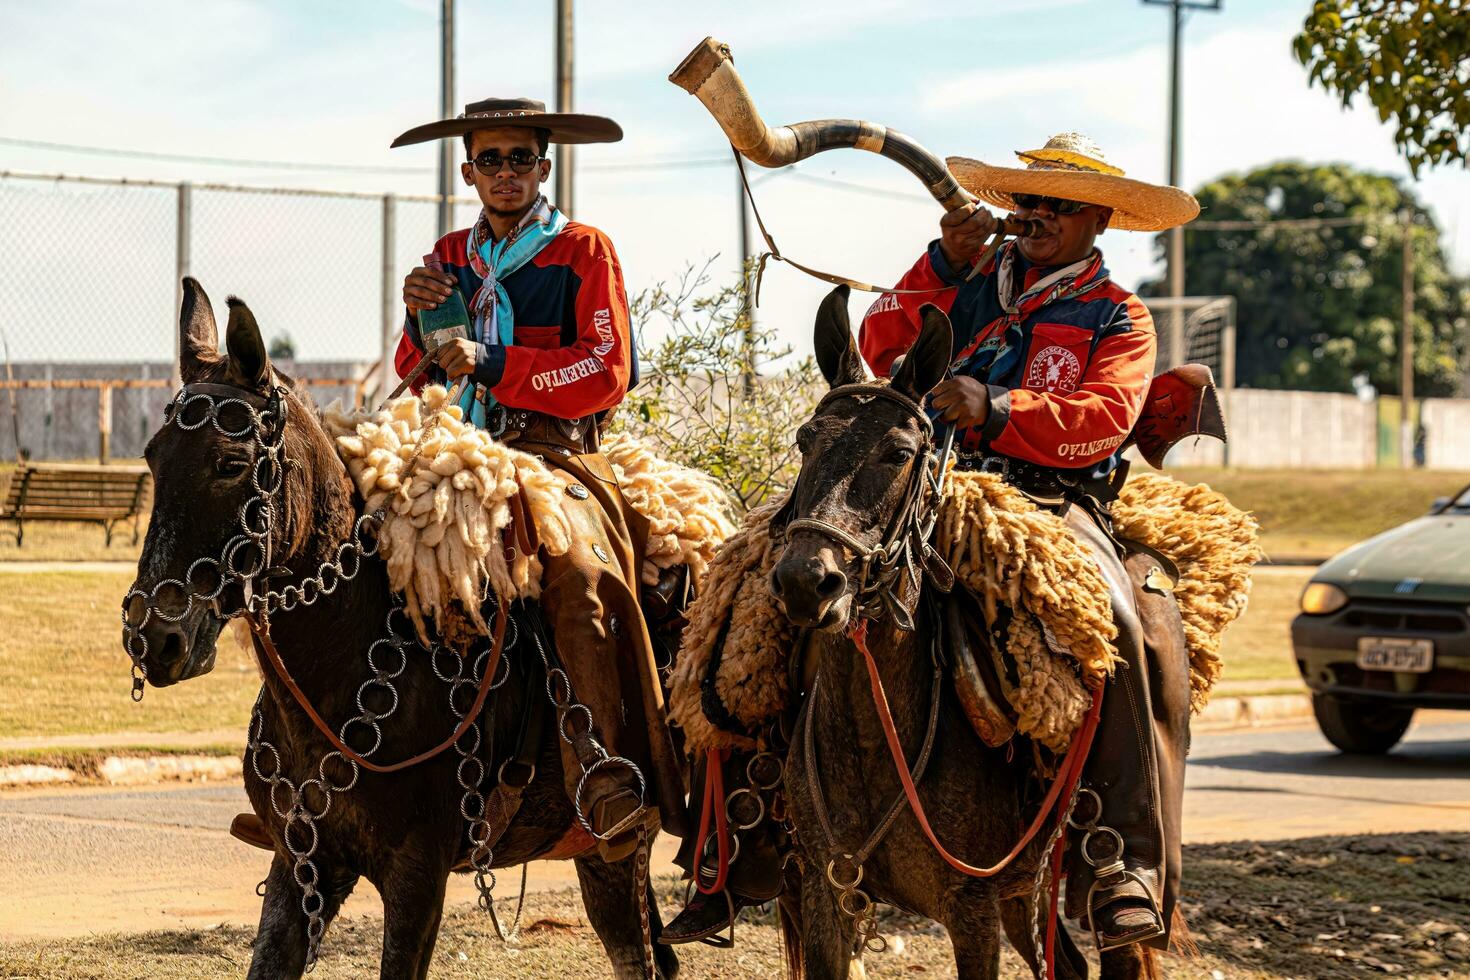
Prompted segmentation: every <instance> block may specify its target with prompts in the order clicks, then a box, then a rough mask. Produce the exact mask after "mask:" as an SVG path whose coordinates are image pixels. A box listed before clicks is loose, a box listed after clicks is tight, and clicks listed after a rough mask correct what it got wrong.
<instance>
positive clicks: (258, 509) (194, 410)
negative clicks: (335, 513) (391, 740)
mask: <svg viewBox="0 0 1470 980" xmlns="http://www.w3.org/2000/svg"><path fill="white" fill-rule="evenodd" d="M289 394H290V392H289V390H288V389H287V388H286V387H285V386H284V385H282V384H280V383H279V382H275V381H274V379H273V383H272V385H271V387H270V390H269V392H268V393H266V394H260V393H259V392H254V391H248V390H245V389H242V388H236V387H233V386H230V385H222V384H212V383H209V382H195V383H192V384H186V385H184V386H183V387H181V388H180V389H179V390H178V392H177V393H176V394H175V395H174V397H173V399H172V400H171V401H170V402H169V403H168V405H167V406H166V407H165V408H164V414H163V420H164V425H165V426H167V425H176V426H178V428H179V429H180V430H182V431H184V432H198V431H200V430H202V429H203V428H204V427H205V426H206V425H208V426H212V427H213V428H214V430H215V431H216V432H218V433H219V434H220V435H222V436H225V437H226V438H228V439H236V440H241V441H248V442H250V443H251V444H252V445H253V449H254V455H253V458H252V459H251V461H250V464H249V465H250V486H251V489H252V490H253V491H254V493H253V495H252V496H251V497H249V498H248V499H247V500H246V501H245V502H244V503H243V504H241V505H240V509H239V512H238V519H237V521H236V528H237V530H236V533H235V535H234V536H233V537H231V538H230V539H229V540H228V541H226V542H225V544H224V547H223V548H221V549H220V553H219V557H218V558H211V557H208V556H206V557H203V558H199V559H196V560H195V561H194V562H193V563H192V564H190V566H189V569H188V571H186V572H185V573H184V577H183V578H182V579H177V578H166V579H163V580H162V581H160V582H158V583H156V584H155V585H154V586H153V588H152V589H150V590H148V591H144V590H142V589H138V588H133V589H130V590H129V591H128V594H127V595H125V596H124V597H123V605H122V622H123V646H124V648H125V649H126V650H127V653H128V658H129V659H130V660H131V661H132V680H133V689H132V698H133V700H134V701H141V700H143V691H144V683H145V681H146V680H147V677H148V668H147V665H146V663H145V662H144V661H145V658H146V657H147V655H148V637H147V636H146V635H144V633H143V628H144V627H145V626H147V625H148V623H149V622H150V621H151V620H152V619H153V617H155V616H156V617H157V618H158V619H159V620H161V621H163V622H166V623H177V622H179V621H180V620H182V619H184V618H185V617H187V616H188V615H189V613H191V612H192V611H193V610H194V604H195V602H201V603H204V604H207V605H208V606H209V607H210V608H211V609H212V610H213V612H214V613H215V615H216V616H218V617H219V618H220V619H224V620H229V619H234V618H235V617H237V616H241V615H250V616H252V617H259V618H261V619H268V617H269V616H270V614H271V613H273V612H276V611H277V610H285V611H287V612H289V611H290V610H292V609H295V608H296V607H297V606H302V605H307V606H309V605H311V604H312V603H314V602H316V601H317V600H318V599H320V598H322V597H323V596H326V595H331V594H332V593H333V592H335V591H336V589H337V587H338V586H339V585H341V584H342V583H343V582H348V581H351V580H352V579H354V578H356V577H357V574H358V572H360V571H361V570H362V559H363V558H365V557H367V558H370V557H372V556H373V555H376V554H377V553H378V538H377V535H376V534H371V535H367V536H364V534H363V531H364V529H365V528H367V527H369V526H376V525H378V524H380V523H381V520H380V518H378V517H377V516H376V515H371V514H368V515H363V516H361V517H358V518H357V520H356V521H355V522H354V524H353V528H352V536H351V538H349V539H348V540H346V541H344V542H342V543H341V544H340V545H338V546H337V549H336V552H335V555H334V556H333V558H332V559H331V560H329V561H324V562H322V564H321V567H320V568H319V569H317V572H316V574H315V575H312V576H310V577H307V578H304V579H302V580H300V581H299V582H293V583H291V584H288V585H286V586H284V587H283V588H280V589H270V588H267V587H265V586H264V582H265V581H266V580H267V579H271V578H277V577H279V576H281V575H284V574H286V572H285V571H284V569H279V568H276V567H275V566H273V565H272V563H271V561H272V556H273V542H272V538H273V537H274V532H275V528H276V522H277V519H278V517H279V516H280V515H281V514H282V513H284V511H285V507H284V502H283V501H282V499H281V497H282V495H283V494H284V492H285V485H286V471H287V469H288V468H290V467H291V466H292V465H294V464H293V463H292V461H291V460H289V459H287V458H286V457H285V440H286V421H287V413H288V408H287V406H288V405H289V404H290V401H289V397H288V396H289ZM232 584H239V586H240V587H241V590H242V600H241V604H240V605H239V606H238V607H236V608H233V609H225V608H222V606H221V604H220V596H221V595H222V594H223V593H224V591H225V589H226V588H228V587H229V586H230V585H232ZM135 600H141V607H140V609H141V611H138V610H137V609H135Z"/></svg>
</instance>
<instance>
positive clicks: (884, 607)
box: [785, 381, 954, 631]
mask: <svg viewBox="0 0 1470 980" xmlns="http://www.w3.org/2000/svg"><path fill="white" fill-rule="evenodd" d="M843 398H856V399H859V400H862V399H867V398H883V399H887V400H888V401H891V402H893V403H894V404H896V405H899V406H900V407H902V408H903V409H904V410H905V411H906V412H908V414H909V415H910V416H912V417H913V418H914V419H915V420H916V421H917V422H918V423H919V427H920V429H922V431H923V434H924V439H923V448H922V449H921V450H920V451H919V455H918V456H917V457H915V459H914V463H913V466H912V467H911V468H910V470H909V480H908V484H907V485H906V486H905V488H904V492H903V498H902V502H901V503H900V504H899V507H898V509H897V510H896V511H894V514H893V517H892V518H891V519H890V520H889V522H888V528H887V530H886V531H885V532H884V533H883V536H882V538H880V539H879V541H878V543H877V544H867V543H866V542H864V541H862V540H861V539H860V538H858V537H857V536H856V535H855V534H853V533H852V532H851V531H849V530H847V529H846V528H843V527H840V526H838V525H836V524H833V523H832V522H830V521H824V520H822V519H820V518H816V517H791V518H789V519H788V520H787V521H786V522H785V531H786V534H787V535H788V536H789V535H790V534H791V533H792V532H794V531H811V532H813V533H816V534H819V535H821V536H822V537H825V538H827V539H829V540H831V541H833V542H835V543H836V544H838V545H840V546H841V547H842V548H844V549H846V550H847V551H849V552H851V553H852V555H853V562H854V564H855V566H856V569H857V576H856V581H855V582H854V583H853V585H852V586H851V590H852V602H853V606H852V616H853V618H854V621H857V620H861V619H876V618H878V617H879V616H881V615H882V614H883V613H885V612H886V613H888V614H889V615H891V616H892V617H893V621H894V624H895V625H897V626H898V627H899V628H900V629H902V630H906V631H907V630H912V629H913V628H914V617H913V612H912V610H911V609H910V608H909V607H908V605H907V604H905V602H904V601H903V599H902V598H900V595H899V592H900V586H901V584H902V582H903V581H904V580H907V581H908V583H909V591H910V595H917V593H918V591H919V585H920V578H919V574H920V571H921V570H922V571H923V572H925V573H927V574H928V575H929V577H930V579H931V580H932V581H933V582H934V584H935V585H936V586H937V587H938V588H939V589H940V590H941V591H944V592H948V591H949V590H950V588H951V587H952V585H953V583H954V573H953V572H952V571H951V570H950V568H949V566H948V565H947V564H946V563H945V561H944V559H943V558H942V557H940V555H939V552H938V551H936V550H935V548H934V545H933V543H932V542H931V540H930V539H931V538H932V537H933V534H934V526H935V523H936V522H937V521H938V514H939V501H940V498H941V497H942V495H943V493H944V479H945V474H946V472H947V471H948V469H949V458H950V455H951V452H952V450H953V445H954V429H953V427H950V428H949V430H948V433H947V434H946V436H945V440H944V445H943V447H942V448H941V449H940V450H939V451H937V452H936V450H935V448H934V439H933V436H934V423H933V422H931V421H930V419H929V415H928V413H926V412H925V411H924V407H923V405H921V404H920V403H919V402H918V401H916V400H915V399H913V398H910V397H909V396H908V395H905V394H904V393H903V392H901V391H898V390H896V389H895V388H893V387H892V386H891V385H888V384H885V383H883V382H877V381H865V382H859V383H856V384H846V385H838V386H837V387H836V388H833V389H832V390H831V391H829V392H827V394H826V395H824V396H823V397H822V400H821V401H820V402H818V403H817V407H816V410H815V411H814V412H813V413H812V417H813V418H816V417H817V416H820V415H821V414H822V413H823V412H824V411H825V410H826V409H827V408H828V406H830V405H831V404H832V403H834V402H836V401H838V400H839V399H843ZM798 486H799V483H798ZM796 490H797V488H793V489H792V502H793V503H792V506H793V509H794V507H795V499H796Z"/></svg>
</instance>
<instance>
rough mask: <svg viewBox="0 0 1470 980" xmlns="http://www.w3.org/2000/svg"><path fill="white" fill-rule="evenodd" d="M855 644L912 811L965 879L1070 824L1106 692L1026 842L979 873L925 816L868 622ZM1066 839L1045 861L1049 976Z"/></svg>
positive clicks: (854, 633)
mask: <svg viewBox="0 0 1470 980" xmlns="http://www.w3.org/2000/svg"><path fill="white" fill-rule="evenodd" d="M848 635H849V636H850V637H851V638H852V642H853V645H854V646H856V647H857V648H858V650H859V652H861V653H862V655H863V660H864V661H865V662H866V663H867V666H868V681H869V684H870V686H871V687H872V689H873V707H874V708H876V709H877V711H878V720H879V721H880V722H881V723H882V726H883V737H884V738H885V739H886V740H887V742H888V752H889V754H890V755H891V756H893V767H894V768H895V769H897V770H898V779H899V782H901V783H903V792H904V795H905V796H906V797H908V801H909V809H911V810H912V811H913V813H914V818H915V819H916V820H918V822H919V827H920V829H922V830H923V831H924V836H925V837H927V838H928V839H929V843H930V844H931V845H933V847H934V850H935V851H937V852H938V853H939V856H940V857H942V858H944V860H945V862H946V863H947V864H948V865H949V866H950V867H952V868H954V869H955V870H956V871H958V872H960V873H961V874H965V875H969V876H970V877H972V878H990V877H993V876H995V875H997V874H999V873H1000V872H1001V871H1003V870H1005V869H1006V868H1007V867H1008V866H1009V865H1010V863H1011V862H1012V861H1014V860H1015V859H1016V858H1017V856H1019V855H1020V853H1021V852H1022V851H1024V850H1025V849H1026V845H1028V844H1030V843H1031V841H1032V840H1034V839H1035V837H1036V835H1037V834H1038V833H1040V831H1041V829H1042V827H1044V826H1046V824H1047V823H1048V818H1050V817H1051V816H1052V813H1053V811H1054V810H1055V811H1056V819H1057V820H1058V821H1060V820H1063V819H1065V812H1064V810H1063V809H1062V806H1061V805H1060V804H1059V801H1061V800H1070V799H1071V798H1072V791H1073V790H1074V789H1075V788H1076V786H1077V783H1078V781H1079V780H1080V779H1081V778H1082V768H1083V766H1084V765H1086V763H1087V755H1088V752H1089V750H1091V748H1092V738H1093V735H1095V734H1096V733H1097V724H1098V719H1099V718H1101V716H1102V688H1100V687H1099V688H1098V689H1097V690H1095V691H1093V692H1092V707H1091V708H1089V709H1088V712H1087V716H1086V717H1085V718H1084V719H1083V721H1082V725H1081V727H1079V728H1078V729H1077V731H1076V732H1075V733H1074V734H1073V735H1072V744H1071V745H1069V746H1068V747H1067V754H1066V755H1065V756H1064V757H1063V759H1062V767H1061V769H1060V771H1058V772H1057V777H1056V779H1055V780H1053V781H1052V784H1051V789H1049V790H1048V791H1047V794H1046V799H1045V800H1043V801H1042V803H1041V809H1040V810H1039V811H1038V812H1037V814H1036V819H1034V820H1032V821H1031V826H1030V827H1028V828H1026V832H1025V833H1024V834H1022V835H1021V839H1020V840H1018V841H1017V842H1016V846H1015V847H1012V848H1011V850H1010V853H1009V854H1007V855H1006V856H1005V857H1003V858H1001V859H1000V860H999V861H998V862H996V863H995V864H993V865H991V866H990V867H988V868H977V867H975V866H974V865H972V864H967V863H965V862H964V861H961V860H960V859H959V858H957V857H955V856H954V855H953V854H951V853H950V852H949V850H948V849H947V848H946V847H945V846H944V845H943V844H941V843H940V842H939V837H938V836H937V835H936V834H935V833H934V829H933V828H932V827H930V826H929V817H928V816H927V815H926V814H925V813H924V804H923V803H921V802H920V801H919V791H918V788H917V787H915V786H914V780H913V777H912V776H910V775H909V767H908V763H907V762H906V761H905V759H904V755H903V745H902V744H900V742H899V740H898V728H897V727H896V726H895V725H894V723H893V712H892V711H891V710H890V709H889V707H888V695H887V694H886V693H885V692H884V690H883V681H882V679H881V678H880V677H879V676H878V664H877V662H876V661H874V659H873V654H872V651H870V650H869V649H868V622H867V620H859V621H858V625H857V626H856V627H854V628H852V629H850V630H849V631H848ZM1063 845H1064V839H1063V838H1059V839H1058V840H1057V846H1056V850H1055V851H1054V852H1053V853H1052V854H1048V855H1044V856H1043V860H1046V861H1049V862H1051V865H1052V878H1051V894H1050V896H1049V898H1050V905H1051V911H1052V914H1051V916H1050V918H1049V920H1048V922H1047V927H1046V965H1047V975H1048V976H1051V975H1052V966H1053V956H1054V949H1055V945H1056V921H1057V917H1056V908H1057V886H1058V883H1059V881H1060V878H1061V859H1062V848H1063Z"/></svg>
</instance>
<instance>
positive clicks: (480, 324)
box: [459, 194, 567, 428]
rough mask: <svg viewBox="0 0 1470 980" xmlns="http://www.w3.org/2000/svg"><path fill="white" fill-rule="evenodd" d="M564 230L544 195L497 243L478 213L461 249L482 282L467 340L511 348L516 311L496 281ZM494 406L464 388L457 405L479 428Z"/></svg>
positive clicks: (564, 223)
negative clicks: (489, 409)
mask: <svg viewBox="0 0 1470 980" xmlns="http://www.w3.org/2000/svg"><path fill="white" fill-rule="evenodd" d="M566 226H567V216H566V215H564V214H562V213H561V212H560V211H558V210H557V209H556V208H554V207H552V206H551V202H549V201H547V200H546V195H544V194H543V195H541V196H540V197H538V198H536V203H535V204H533V205H531V210H529V211H527V212H526V215H525V217H523V218H522V219H521V220H520V223H519V224H517V225H516V226H515V228H513V229H511V231H510V233H509V234H508V235H506V236H505V237H504V238H502V239H500V240H499V241H496V240H495V237H494V235H493V233H492V232H491V230H490V217H489V216H488V215H487V214H486V213H485V211H484V210H483V209H482V210H481V211H480V217H479V218H478V219H477V220H476V221H475V226H474V228H472V229H471V230H470V236H469V239H468V241H467V244H466V247H465V251H466V253H467V256H466V257H467V258H468V259H469V263H470V268H472V269H474V270H475V275H477V276H479V277H480V278H481V279H483V280H484V282H482V283H481V284H480V288H479V289H478V290H476V291H475V296H474V298H473V299H472V300H470V318H471V321H472V323H471V328H472V330H473V332H474V337H473V338H472V339H474V340H478V341H482V342H485V343H491V344H501V345H503V346H506V347H509V346H510V345H511V344H513V343H515V329H516V323H515V311H514V310H513V309H512V308H511V305H510V295H509V294H508V293H507V292H506V291H505V286H503V285H501V280H502V279H504V278H505V277H507V276H509V275H510V274H511V273H513V272H515V271H516V270H517V269H519V268H520V267H521V266H523V265H525V264H526V263H527V262H529V261H531V259H532V258H534V257H535V256H536V254H537V253H538V252H540V251H541V250H542V249H543V248H545V247H546V246H547V245H550V244H551V240H552V239H553V238H555V237H556V236H557V235H560V234H561V233H562V229H564V228H565V227H566ZM494 403H495V399H494V397H493V396H491V395H490V394H489V393H488V392H487V393H486V401H485V402H483V403H482V402H481V401H480V400H479V399H477V398H476V397H475V386H474V385H468V386H466V390H465V393H464V394H463V395H461V396H460V403H459V404H460V407H461V408H462V409H464V417H465V418H466V419H468V420H469V421H471V422H473V423H474V424H475V425H477V426H480V427H481V428H483V427H484V426H485V412H486V408H487V407H488V405H493V404H494Z"/></svg>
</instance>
